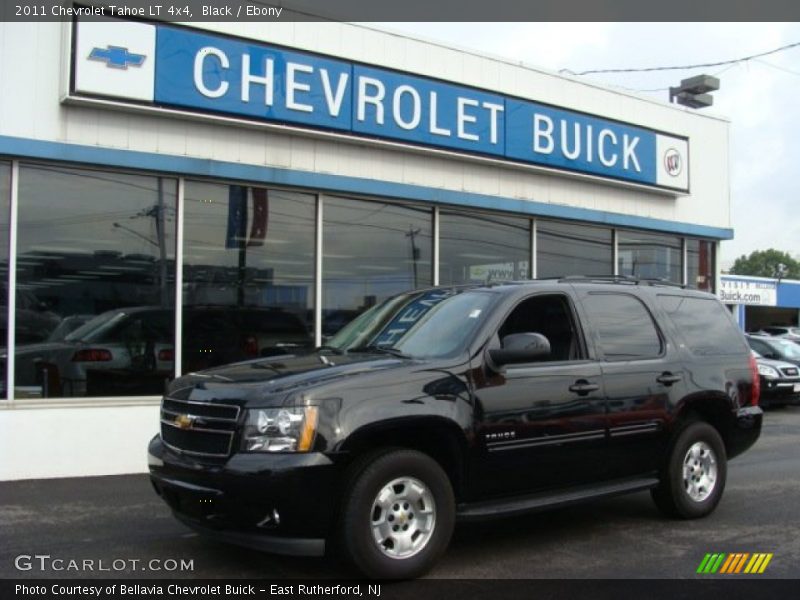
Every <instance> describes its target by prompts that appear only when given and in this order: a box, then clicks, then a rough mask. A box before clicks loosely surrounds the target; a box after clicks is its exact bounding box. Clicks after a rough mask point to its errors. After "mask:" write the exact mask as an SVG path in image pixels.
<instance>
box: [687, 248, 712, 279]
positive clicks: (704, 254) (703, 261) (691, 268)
mask: <svg viewBox="0 0 800 600" xmlns="http://www.w3.org/2000/svg"><path fill="white" fill-rule="evenodd" d="M686 284H687V285H689V286H691V287H695V288H697V289H698V290H704V291H706V292H713V291H714V242H710V241H707V240H692V239H687V240H686Z"/></svg>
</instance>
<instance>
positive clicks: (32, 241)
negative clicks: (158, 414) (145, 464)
mask: <svg viewBox="0 0 800 600" xmlns="http://www.w3.org/2000/svg"><path fill="white" fill-rule="evenodd" d="M176 188H177V185H176V181H175V180H174V179H165V178H158V177H146V176H140V175H128V174H122V173H109V172H104V171H92V170H85V169H70V168H65V167H57V166H33V165H22V166H21V167H20V181H19V207H18V211H19V213H18V214H19V217H18V229H17V231H18V233H17V292H16V298H17V310H16V342H17V346H16V349H15V365H16V367H15V394H16V396H17V397H21V398H25V397H33V398H40V397H51V398H59V397H74V396H138V395H154V394H160V393H162V391H163V389H164V384H165V382H166V380H168V379H169V378H171V377H172V376H173V371H174V356H173V355H174V352H173V344H174V326H173V321H174V311H173V305H174V298H175V290H174V285H175V273H174V269H175V206H176Z"/></svg>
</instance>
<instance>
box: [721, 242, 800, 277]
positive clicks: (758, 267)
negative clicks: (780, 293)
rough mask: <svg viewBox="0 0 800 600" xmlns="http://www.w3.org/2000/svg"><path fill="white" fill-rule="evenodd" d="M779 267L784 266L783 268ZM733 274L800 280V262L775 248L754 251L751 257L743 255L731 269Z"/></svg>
mask: <svg viewBox="0 0 800 600" xmlns="http://www.w3.org/2000/svg"><path fill="white" fill-rule="evenodd" d="M779 265H783V268H781V267H779ZM781 271H782V272H781ZM731 274H733V275H754V276H757V277H779V276H780V278H781V279H800V262H798V261H797V260H795V259H794V258H792V257H791V256H790V255H789V253H788V252H781V251H780V250H775V249H774V248H770V249H769V250H754V251H753V252H751V253H750V256H745V255H744V254H743V255H742V256H740V257H739V258H737V259H736V262H734V263H733V267H731Z"/></svg>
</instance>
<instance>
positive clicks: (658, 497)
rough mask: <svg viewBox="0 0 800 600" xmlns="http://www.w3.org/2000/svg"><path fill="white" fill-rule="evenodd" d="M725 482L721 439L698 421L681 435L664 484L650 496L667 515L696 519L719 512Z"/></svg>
mask: <svg viewBox="0 0 800 600" xmlns="http://www.w3.org/2000/svg"><path fill="white" fill-rule="evenodd" d="M726 478H727V458H726V454H725V445H724V444H723V442H722V438H721V437H720V435H719V433H718V432H717V430H716V429H714V428H713V427H712V426H711V425H709V424H708V423H705V422H702V421H696V422H693V423H690V424H689V425H687V426H686V427H685V428H684V429H683V430H682V431H681V432H680V433H679V434H678V436H677V438H676V439H675V441H674V443H673V444H672V449H671V452H670V455H669V458H668V462H667V464H666V466H665V468H664V469H663V470H662V473H661V483H660V484H659V486H658V487H657V488H655V489H653V490H652V491H651V494H652V497H653V500H654V501H655V503H656V506H658V508H659V509H660V510H661V511H662V512H664V513H665V514H667V515H669V516H673V517H680V518H683V519H696V518H699V517H704V516H706V515H708V514H709V513H711V512H712V511H713V510H714V509H715V508H716V506H717V504H718V503H719V501H720V499H721V498H722V492H723V490H724V489H725V480H726Z"/></svg>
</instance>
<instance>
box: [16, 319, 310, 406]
mask: <svg viewBox="0 0 800 600" xmlns="http://www.w3.org/2000/svg"><path fill="white" fill-rule="evenodd" d="M81 317H85V316H81V315H73V316H71V317H66V318H65V319H64V321H67V320H70V321H74V320H76V319H79V318H81ZM174 331H175V325H174V316H173V311H172V310H171V309H164V308H159V307H134V308H119V309H114V310H110V311H107V312H105V313H102V314H100V315H97V316H95V317H94V318H92V319H90V320H89V321H87V322H86V323H84V324H83V325H81V326H79V327H77V328H76V329H74V331H72V332H71V333H69V334H67V335H65V336H64V337H63V339H61V340H52V339H51V340H48V341H46V342H43V343H40V344H26V345H20V346H18V347H17V350H16V355H15V389H16V393H17V395H18V396H21V397H34V398H38V397H81V396H91V397H97V396H147V395H156V394H161V393H163V391H164V386H165V384H166V383H167V382H168V381H169V380H170V379H172V378H173V377H174V370H175V362H174V361H175V349H174V337H175V333H174ZM311 339H312V338H311V336H310V334H309V332H308V331H307V329H306V327H305V325H304V324H303V322H302V321H301V320H300V319H299V318H298V317H297V316H295V315H293V314H291V313H288V312H286V311H282V310H278V309H276V310H273V309H267V308H257V307H242V308H238V307H229V306H227V307H213V306H195V307H187V308H186V309H185V310H184V336H183V352H184V356H183V370H184V371H185V372H191V371H195V370H198V369H204V368H210V367H214V366H219V365H222V364H227V363H231V362H236V361H241V360H247V359H251V358H257V357H263V356H272V355H278V354H285V353H287V352H290V351H293V350H295V349H297V348H304V347H307V346H309V345H310V344H311ZM2 360H5V356H3V359H2Z"/></svg>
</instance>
